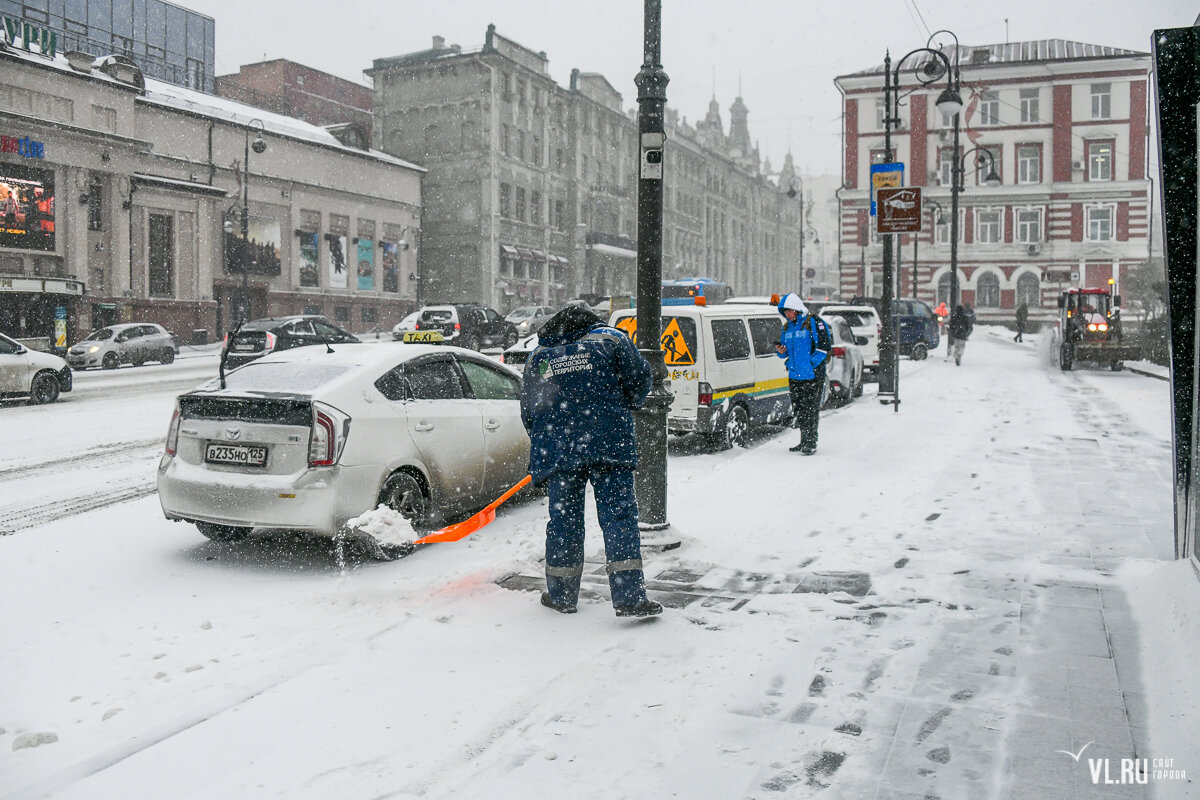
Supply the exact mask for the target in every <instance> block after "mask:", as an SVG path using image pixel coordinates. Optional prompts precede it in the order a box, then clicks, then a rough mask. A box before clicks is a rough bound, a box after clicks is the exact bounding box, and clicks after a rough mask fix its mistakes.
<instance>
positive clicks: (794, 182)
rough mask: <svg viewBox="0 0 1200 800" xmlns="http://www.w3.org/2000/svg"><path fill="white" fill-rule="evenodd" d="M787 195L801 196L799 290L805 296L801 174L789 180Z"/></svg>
mask: <svg viewBox="0 0 1200 800" xmlns="http://www.w3.org/2000/svg"><path fill="white" fill-rule="evenodd" d="M787 196H788V197H791V198H795V197H799V198H800V200H799V203H800V283H799V285H798V288H797V291H799V292H800V296H801V297H803V296H804V181H803V180H802V179H801V178H800V176H799V175H797V176H795V177H793V178H792V179H791V180H790V181H788V190H787Z"/></svg>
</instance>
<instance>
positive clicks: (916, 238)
mask: <svg viewBox="0 0 1200 800" xmlns="http://www.w3.org/2000/svg"><path fill="white" fill-rule="evenodd" d="M921 202H922V203H924V204H925V205H926V206H928V207H929V222H930V226H929V227H930V230H931V231H936V230H937V225H938V223H940V222H941V220H942V218H943V216H944V215H945V213H946V211H945V209H943V208H942V204H941V203H939V202H938V201H937V200H934V199H933V198H932V197H926V198H923V199H922V200H921ZM935 210H936V212H937V213H936V214H935V213H934V211H935ZM931 237H932V238H933V239H936V237H937V234H936V233H931ZM920 243H921V236H920V234H914V235H913V267H912V296H913V298H914V299H920V298H918V297H917V282H918V280H919V276H918V275H917V248H918V246H919V245H920ZM934 299H935V300H936V299H937V298H936V297H935V298H934ZM934 305H935V306H936V305H937V303H934Z"/></svg>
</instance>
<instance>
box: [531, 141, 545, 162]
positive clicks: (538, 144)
mask: <svg viewBox="0 0 1200 800" xmlns="http://www.w3.org/2000/svg"><path fill="white" fill-rule="evenodd" d="M530 155H532V156H533V163H534V164H536V165H537V166H539V167H540V166H541V165H542V140H541V138H540V137H538V136H534V137H533V152H532V153H530Z"/></svg>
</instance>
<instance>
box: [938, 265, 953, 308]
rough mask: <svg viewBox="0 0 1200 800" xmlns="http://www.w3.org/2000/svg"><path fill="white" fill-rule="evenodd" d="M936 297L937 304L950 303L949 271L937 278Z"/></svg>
mask: <svg viewBox="0 0 1200 800" xmlns="http://www.w3.org/2000/svg"><path fill="white" fill-rule="evenodd" d="M937 298H938V304H939V305H940V304H941V303H945V304H946V305H950V273H949V272H947V273H946V274H944V275H942V277H940V278H938V292H937Z"/></svg>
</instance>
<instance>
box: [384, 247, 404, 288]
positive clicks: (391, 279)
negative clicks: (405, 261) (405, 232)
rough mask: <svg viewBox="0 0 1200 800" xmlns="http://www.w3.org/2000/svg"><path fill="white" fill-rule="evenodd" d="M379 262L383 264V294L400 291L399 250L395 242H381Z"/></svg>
mask: <svg viewBox="0 0 1200 800" xmlns="http://www.w3.org/2000/svg"><path fill="white" fill-rule="evenodd" d="M379 251H380V257H379V260H380V262H381V263H382V264H383V290H384V291H385V292H398V291H400V248H399V246H398V245H397V244H396V243H395V242H382V243H381V244H380V245H379Z"/></svg>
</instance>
